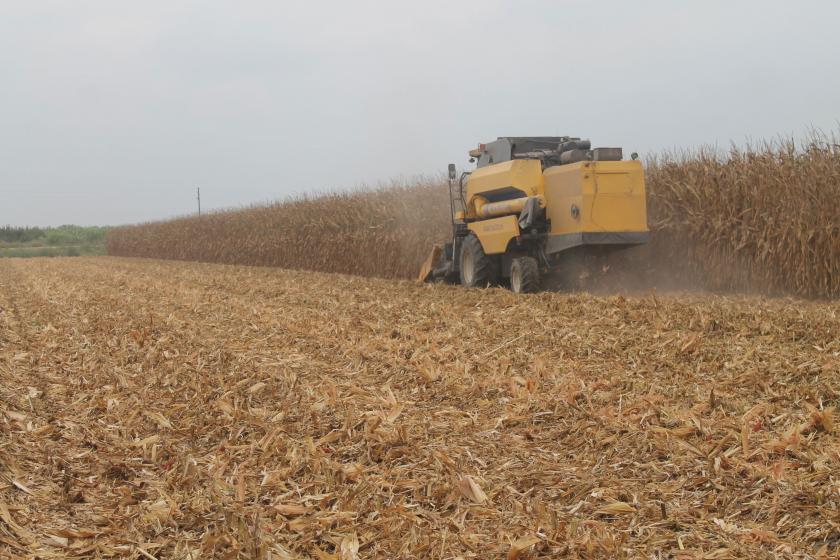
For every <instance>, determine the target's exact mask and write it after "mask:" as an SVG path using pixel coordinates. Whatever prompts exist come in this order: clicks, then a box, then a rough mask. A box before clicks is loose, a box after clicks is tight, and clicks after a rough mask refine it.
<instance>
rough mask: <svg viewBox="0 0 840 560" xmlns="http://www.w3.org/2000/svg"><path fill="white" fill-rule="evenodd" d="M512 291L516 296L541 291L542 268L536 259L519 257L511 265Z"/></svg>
mask: <svg viewBox="0 0 840 560" xmlns="http://www.w3.org/2000/svg"><path fill="white" fill-rule="evenodd" d="M510 289H511V290H512V291H513V292H514V293H516V294H531V293H534V292H539V291H540V267H539V264H538V263H537V259H535V258H534V257H518V258H515V259H513V262H512V263H511V265H510Z"/></svg>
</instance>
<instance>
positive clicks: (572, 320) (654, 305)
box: [0, 257, 840, 560]
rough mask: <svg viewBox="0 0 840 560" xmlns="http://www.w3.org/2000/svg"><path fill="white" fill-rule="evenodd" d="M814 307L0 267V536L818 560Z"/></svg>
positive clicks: (135, 548) (43, 549)
mask: <svg viewBox="0 0 840 560" xmlns="http://www.w3.org/2000/svg"><path fill="white" fill-rule="evenodd" d="M838 333H840V304H838V303H826V302H813V301H811V302H808V301H802V300H795V299H760V298H754V297H721V296H715V295H705V294H683V295H655V296H654V295H639V296H627V297H620V296H610V297H595V296H591V295H583V294H576V295H565V294H557V293H542V294H537V295H533V296H525V297H519V296H515V295H513V294H510V293H508V292H507V291H505V290H503V289H487V290H465V289H461V288H458V287H450V286H434V285H420V284H416V283H413V282H410V281H393V280H378V279H366V278H360V277H353V276H342V275H329V274H322V273H311V272H294V271H288V270H281V269H271V268H248V267H238V266H225V265H213V264H196V263H183V262H175V261H151V260H137V259H119V258H105V257H102V258H78V259H50V260H44V259H32V260H17V259H7V260H3V261H0V429H2V436H1V437H2V446H0V556H4V557H15V558H77V557H78V558H97V557H115V556H116V557H125V558H147V559H148V558H158V559H164V558H167V559H168V558H183V559H187V558H194V559H197V558H275V559H277V558H281V559H284V558H318V559H337V560H350V559H354V558H465V559H466V558H508V559H516V558H520V559H524V558H558V557H580V558H625V557H627V558H686V559H687V558H692V559H693V558H698V559H699V558H704V559H722V558H745V557H750V558H829V557H831V558H836V557H837V554H838V551H839V550H840V548H838V547H840V441H838V437H837V434H836V431H835V427H834V424H833V416H832V413H833V410H834V407H836V406H837V404H838V393H837V391H838V390H840V341H838Z"/></svg>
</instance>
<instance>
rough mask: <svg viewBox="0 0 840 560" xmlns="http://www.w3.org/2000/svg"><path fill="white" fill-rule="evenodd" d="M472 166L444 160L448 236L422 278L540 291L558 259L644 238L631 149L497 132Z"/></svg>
mask: <svg viewBox="0 0 840 560" xmlns="http://www.w3.org/2000/svg"><path fill="white" fill-rule="evenodd" d="M470 156H471V159H470V161H471V162H473V161H476V160H477V163H476V169H475V171H472V172H465V173H463V174H462V175H461V177H460V179H459V180H457V181H456V179H457V177H456V173H455V165H454V164H450V165H449V197H450V204H451V210H452V241H451V242H449V243H446V244H445V245H444V246H443V247H435V249H434V250H433V251H432V254H431V255H430V256H429V258H428V259H427V260H426V262H425V263H424V265H423V268H422V270H421V272H420V279H421V280H422V281H448V282H453V283H455V282H460V283H461V284H463V285H464V286H470V287H484V286H488V285H493V284H501V283H509V285H510V287H511V289H512V290H513V291H514V292H517V293H519V292H535V291H538V290H539V289H540V276H541V274H543V273H547V272H551V271H555V270H557V269H558V268H562V267H563V261H564V258H563V257H564V255H569V254H572V253H574V252H580V251H581V250H584V251H586V250H590V249H591V250H597V251H600V252H603V251H605V250H610V249H616V248H621V247H628V246H632V245H639V244H641V243H645V242H647V241H648V237H649V235H650V234H649V232H648V228H647V210H646V206H645V181H644V172H643V170H642V164H641V162H639V161H638V160H637V157H636V154H633V158H632V160H630V161H622V150H621V148H595V149H591V146H590V142H589V140H581V139H580V138H570V137H568V136H562V137H547V136H541V137H503V138H499V139H498V140H496V141H495V142H490V143H488V144H481V145H479V147H478V149H476V150H471V151H470Z"/></svg>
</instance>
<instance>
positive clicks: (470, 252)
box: [460, 234, 499, 288]
mask: <svg viewBox="0 0 840 560" xmlns="http://www.w3.org/2000/svg"><path fill="white" fill-rule="evenodd" d="M460 264H461V266H460V269H461V284H462V285H463V286H466V287H468V288H484V287H486V286H488V285H490V284H494V283H495V282H496V281H497V279H498V276H499V271H498V267H497V266H496V259H495V258H493V257H488V256H487V255H486V254H485V253H484V248H483V247H482V246H481V241H479V240H478V237H476V236H475V235H473V234H470V235H468V236H466V237H465V238H464V242H463V244H462V245H461V263H460Z"/></svg>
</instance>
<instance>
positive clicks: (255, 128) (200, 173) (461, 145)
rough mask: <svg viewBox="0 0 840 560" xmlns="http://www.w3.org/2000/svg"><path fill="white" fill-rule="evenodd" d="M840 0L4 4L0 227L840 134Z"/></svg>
mask: <svg viewBox="0 0 840 560" xmlns="http://www.w3.org/2000/svg"><path fill="white" fill-rule="evenodd" d="M838 21H840V3H838V2H836V1H833V0H826V1H822V2H819V1H811V2H807V1H805V2H791V1H790V0H784V1H768V0H753V1H736V0H728V1H725V2H720V1H709V0H704V1H702V2H701V1H696V2H688V1H676V0H668V1H664V0H663V1H645V0H635V1H632V2H628V1H608V0H600V1H599V2H591V1H583V0H581V1H574V0H572V1H558V0H554V1H536V0H534V1H527V0H519V1H517V2H513V1H508V2H502V1H495V0H489V1H470V2H456V1H452V0H450V1H437V0H423V1H422V2H417V1H415V0H413V1H410V2H403V1H388V2H386V1H382V2H372V1H366V0H354V1H352V2H347V1H343V2H327V1H320V2H314V1H312V2H280V1H257V0H249V1H247V2H234V1H217V0H201V1H178V0H166V1H157V0H144V1H143V2H128V1H115V0H109V1H85V0H75V1H72V2H70V1H64V0H62V1H38V0H32V1H25V2H24V1H22V0H0V224H12V225H57V224H62V223H80V224H120V223H127V222H137V221H145V220H151V219H157V218H165V217H169V216H173V215H179V214H185V213H189V212H192V211H194V209H195V188H196V187H197V186H200V187H201V192H202V202H203V207H204V208H207V209H209V208H219V207H229V206H239V205H246V204H250V203H253V202H260V201H265V200H273V199H278V198H283V197H285V196H287V195H290V194H293V193H301V192H311V191H318V190H323V189H330V188H344V187H353V186H356V185H359V184H363V183H376V182H378V181H387V180H388V179H389V178H394V177H396V178H399V177H411V176H414V175H418V174H424V173H426V174H428V173H435V172H438V171H441V170H444V169H445V167H446V164H447V163H448V162H450V161H455V162H457V163H458V164H459V166H461V165H463V166H466V165H467V162H466V159H467V155H466V152H467V150H469V149H470V148H472V147H474V146H475V144H477V143H478V142H480V141H486V140H492V139H494V138H495V137H496V136H500V135H554V134H557V135H562V134H569V135H574V136H583V137H587V138H591V139H592V141H593V144H595V145H607V146H614V145H618V146H623V147H624V148H625V153H629V152H630V151H631V150H636V151H638V152H640V153H642V154H646V153H650V152H652V151H658V150H661V149H667V148H674V147H690V146H696V145H698V144H710V143H711V144H715V143H717V144H719V145H723V146H726V145H728V144H729V142H730V141H735V142H738V143H742V142H744V141H746V140H749V139H753V140H757V139H762V138H772V137H776V136H778V135H780V134H781V135H795V136H802V135H803V134H804V133H805V132H807V130H808V129H809V128H810V127H817V128H822V129H825V130H827V131H832V130H835V131H836V130H838V121H840V33H838V29H837V22H838Z"/></svg>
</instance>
